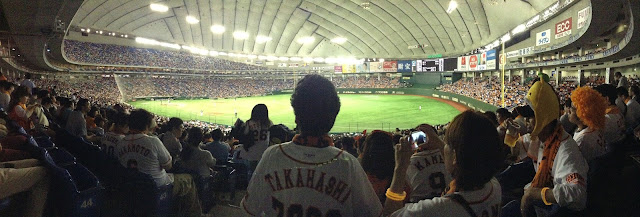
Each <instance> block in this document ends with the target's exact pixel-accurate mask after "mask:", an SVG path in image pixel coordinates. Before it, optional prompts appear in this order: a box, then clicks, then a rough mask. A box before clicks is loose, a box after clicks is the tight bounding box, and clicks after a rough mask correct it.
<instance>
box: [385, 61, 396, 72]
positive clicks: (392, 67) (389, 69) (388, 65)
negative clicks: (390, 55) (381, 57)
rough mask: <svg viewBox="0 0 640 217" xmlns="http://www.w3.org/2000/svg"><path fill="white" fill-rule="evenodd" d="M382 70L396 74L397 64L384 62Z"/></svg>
mask: <svg viewBox="0 0 640 217" xmlns="http://www.w3.org/2000/svg"><path fill="white" fill-rule="evenodd" d="M382 69H383V71H385V72H397V71H398V62H397V61H384V63H383V65H382Z"/></svg>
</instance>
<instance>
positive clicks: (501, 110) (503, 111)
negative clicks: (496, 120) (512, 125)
mask: <svg viewBox="0 0 640 217" xmlns="http://www.w3.org/2000/svg"><path fill="white" fill-rule="evenodd" d="M496 114H499V115H500V116H502V117H504V118H510V117H511V112H509V110H508V109H506V108H498V109H497V110H496Z"/></svg>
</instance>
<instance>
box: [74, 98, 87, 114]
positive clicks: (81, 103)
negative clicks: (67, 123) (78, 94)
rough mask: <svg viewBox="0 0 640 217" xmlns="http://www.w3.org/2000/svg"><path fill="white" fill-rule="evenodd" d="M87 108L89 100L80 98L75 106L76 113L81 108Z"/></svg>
mask: <svg viewBox="0 0 640 217" xmlns="http://www.w3.org/2000/svg"><path fill="white" fill-rule="evenodd" d="M85 106H89V100H88V99H85V98H80V100H78V103H77V104H76V111H80V110H82V107H85Z"/></svg>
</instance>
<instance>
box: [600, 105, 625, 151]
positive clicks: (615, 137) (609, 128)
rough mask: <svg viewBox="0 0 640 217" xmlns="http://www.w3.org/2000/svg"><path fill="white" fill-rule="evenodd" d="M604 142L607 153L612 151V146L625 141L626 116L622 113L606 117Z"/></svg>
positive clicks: (606, 115)
mask: <svg viewBox="0 0 640 217" xmlns="http://www.w3.org/2000/svg"><path fill="white" fill-rule="evenodd" d="M604 117H605V119H606V121H605V127H604V132H603V134H604V141H605V142H606V144H607V151H611V150H610V149H611V147H610V146H611V145H613V144H614V143H616V142H619V141H622V140H623V139H624V131H625V126H624V116H622V114H621V113H615V114H614V113H609V114H605V115H604Z"/></svg>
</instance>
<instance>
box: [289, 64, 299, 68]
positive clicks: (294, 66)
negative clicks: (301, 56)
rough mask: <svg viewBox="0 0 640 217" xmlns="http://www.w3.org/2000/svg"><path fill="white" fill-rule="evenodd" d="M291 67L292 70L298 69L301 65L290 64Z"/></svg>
mask: <svg viewBox="0 0 640 217" xmlns="http://www.w3.org/2000/svg"><path fill="white" fill-rule="evenodd" d="M289 67H290V68H297V67H300V65H299V64H298V63H290V64H289Z"/></svg>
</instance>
